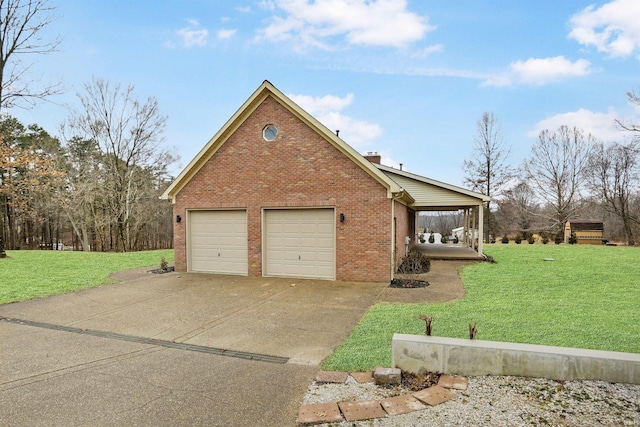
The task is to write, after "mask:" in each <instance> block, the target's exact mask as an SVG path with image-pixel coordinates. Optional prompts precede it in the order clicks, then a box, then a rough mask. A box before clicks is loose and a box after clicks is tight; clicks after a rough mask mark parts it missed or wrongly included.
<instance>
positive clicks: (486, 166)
mask: <svg viewBox="0 0 640 427" xmlns="http://www.w3.org/2000/svg"><path fill="white" fill-rule="evenodd" d="M476 126H477V132H478V133H477V135H476V137H475V139H474V141H473V149H472V154H471V159H470V160H465V161H464V172H465V177H464V183H465V184H466V185H468V186H470V187H471V189H472V190H474V191H478V192H480V193H482V194H486V195H487V196H490V197H494V196H497V195H499V194H500V192H501V190H502V189H503V187H504V186H505V184H506V183H507V181H508V180H509V179H510V178H511V177H512V176H513V171H512V168H511V166H510V165H509V164H508V163H507V160H508V158H509V153H510V149H509V148H508V147H507V146H506V145H505V142H504V138H503V136H502V129H501V128H500V123H499V121H498V119H497V118H496V116H495V115H494V114H493V113H491V112H485V113H483V114H482V117H481V118H480V120H478V122H477V124H476ZM484 218H485V221H486V226H485V227H484V228H485V230H486V235H485V241H487V242H488V241H489V236H491V235H493V234H495V230H494V229H495V226H494V224H493V221H492V220H491V201H488V202H487V205H486V214H485V215H484Z"/></svg>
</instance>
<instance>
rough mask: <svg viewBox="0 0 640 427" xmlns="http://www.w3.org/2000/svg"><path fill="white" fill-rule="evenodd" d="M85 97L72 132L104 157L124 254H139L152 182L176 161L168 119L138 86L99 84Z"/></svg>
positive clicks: (94, 83)
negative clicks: (168, 141)
mask: <svg viewBox="0 0 640 427" xmlns="http://www.w3.org/2000/svg"><path fill="white" fill-rule="evenodd" d="M84 89H85V92H84V93H82V94H79V95H78V97H79V99H80V102H81V105H82V109H81V110H79V111H76V112H74V113H73V114H72V116H71V118H70V119H69V121H68V122H67V125H66V128H67V129H68V130H69V131H70V132H72V134H73V135H74V136H79V137H81V138H82V139H85V140H90V141H94V142H95V143H96V144H97V146H98V148H99V149H100V151H101V152H102V153H103V156H102V164H103V167H104V169H105V172H106V173H105V175H104V183H103V187H104V189H105V190H106V191H105V192H104V194H105V197H108V198H109V200H108V201H106V203H105V206H107V207H108V208H109V210H110V214H111V215H112V218H113V222H114V223H115V227H116V232H117V239H118V248H119V250H122V251H128V250H131V249H134V247H135V246H136V239H137V233H138V231H139V230H138V229H137V228H136V225H138V226H144V224H139V222H138V221H135V218H134V215H137V214H138V212H139V206H140V204H141V203H143V202H144V200H145V199H148V198H149V197H150V195H149V193H148V191H147V187H146V182H147V181H148V180H149V179H156V180H161V179H162V178H163V177H165V176H166V174H167V168H168V166H169V165H171V164H172V163H173V162H174V161H175V160H176V157H175V156H174V155H173V154H172V153H171V152H170V151H169V150H167V149H164V148H163V147H161V143H162V141H163V136H164V128H165V122H166V117H165V116H163V115H162V114H161V113H160V110H159V106H158V101H157V100H156V99H155V98H153V97H150V98H148V99H147V100H146V101H145V102H140V101H139V100H138V99H137V98H136V97H135V96H134V93H133V90H134V88H133V86H128V87H126V88H122V87H121V86H120V85H119V84H116V85H113V86H111V85H110V84H109V82H107V81H105V80H102V79H94V80H93V81H92V82H91V83H88V84H86V85H85V87H84Z"/></svg>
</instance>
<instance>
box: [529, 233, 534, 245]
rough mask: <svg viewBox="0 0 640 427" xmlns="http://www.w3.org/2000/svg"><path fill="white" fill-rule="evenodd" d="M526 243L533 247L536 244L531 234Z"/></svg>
mask: <svg viewBox="0 0 640 427" xmlns="http://www.w3.org/2000/svg"><path fill="white" fill-rule="evenodd" d="M527 242H529V244H530V245H533V244H534V243H535V242H536V239H534V238H533V234H532V235H531V236H529V238H528V239H527Z"/></svg>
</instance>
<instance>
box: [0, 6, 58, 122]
mask: <svg viewBox="0 0 640 427" xmlns="http://www.w3.org/2000/svg"><path fill="white" fill-rule="evenodd" d="M54 10H55V7H53V6H50V5H49V2H48V0H0V107H1V108H2V109H7V108H11V107H13V106H16V105H20V106H25V104H26V106H33V105H34V103H35V102H36V101H38V100H41V99H44V98H46V97H48V96H51V95H54V94H57V93H59V85H58V84H44V85H40V84H39V83H38V79H36V78H35V77H33V76H31V75H30V69H31V66H32V64H30V63H28V62H27V61H24V58H26V57H27V56H31V55H34V54H47V53H51V52H53V51H55V50H56V48H57V47H58V45H59V43H60V41H59V39H57V38H56V39H53V40H45V39H43V38H42V33H43V30H44V29H45V28H47V27H48V26H49V25H50V24H51V23H52V22H53V11H54ZM37 83H38V84H37Z"/></svg>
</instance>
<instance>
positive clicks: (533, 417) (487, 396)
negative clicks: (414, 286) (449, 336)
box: [303, 376, 640, 427]
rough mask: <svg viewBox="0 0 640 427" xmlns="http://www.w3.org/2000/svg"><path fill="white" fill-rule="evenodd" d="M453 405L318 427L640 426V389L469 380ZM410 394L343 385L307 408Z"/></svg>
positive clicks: (315, 395)
mask: <svg viewBox="0 0 640 427" xmlns="http://www.w3.org/2000/svg"><path fill="white" fill-rule="evenodd" d="M452 391H453V392H454V393H455V394H456V395H457V397H456V398H455V399H453V400H450V401H447V402H445V403H442V404H441V405H437V406H434V407H429V408H427V409H425V410H422V411H416V412H412V413H409V414H404V415H398V416H394V417H386V418H378V419H373V420H366V421H358V422H347V421H343V422H342V423H327V424H319V426H333V427H338V426H340V427H356V426H374V427H376V426H397V427H400V426H576V427H577V426H580V427H584V426H640V385H630V384H612V383H608V382H604V381H553V380H547V379H541V378H523V377H513V376H504V377H494V376H486V377H470V378H469V386H468V388H467V390H464V391H461V390H452ZM407 393H411V391H410V390H407V389H404V388H401V387H396V388H384V387H378V386H376V385H375V384H371V383H369V384H358V383H356V381H355V380H354V379H353V378H351V377H349V378H348V379H347V382H346V383H345V384H316V383H315V382H314V383H313V384H312V385H311V386H310V387H309V390H308V392H307V394H306V396H305V398H304V401H303V404H312V403H330V402H342V401H358V400H379V399H385V398H387V397H393V396H399V395H402V394H407Z"/></svg>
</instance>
